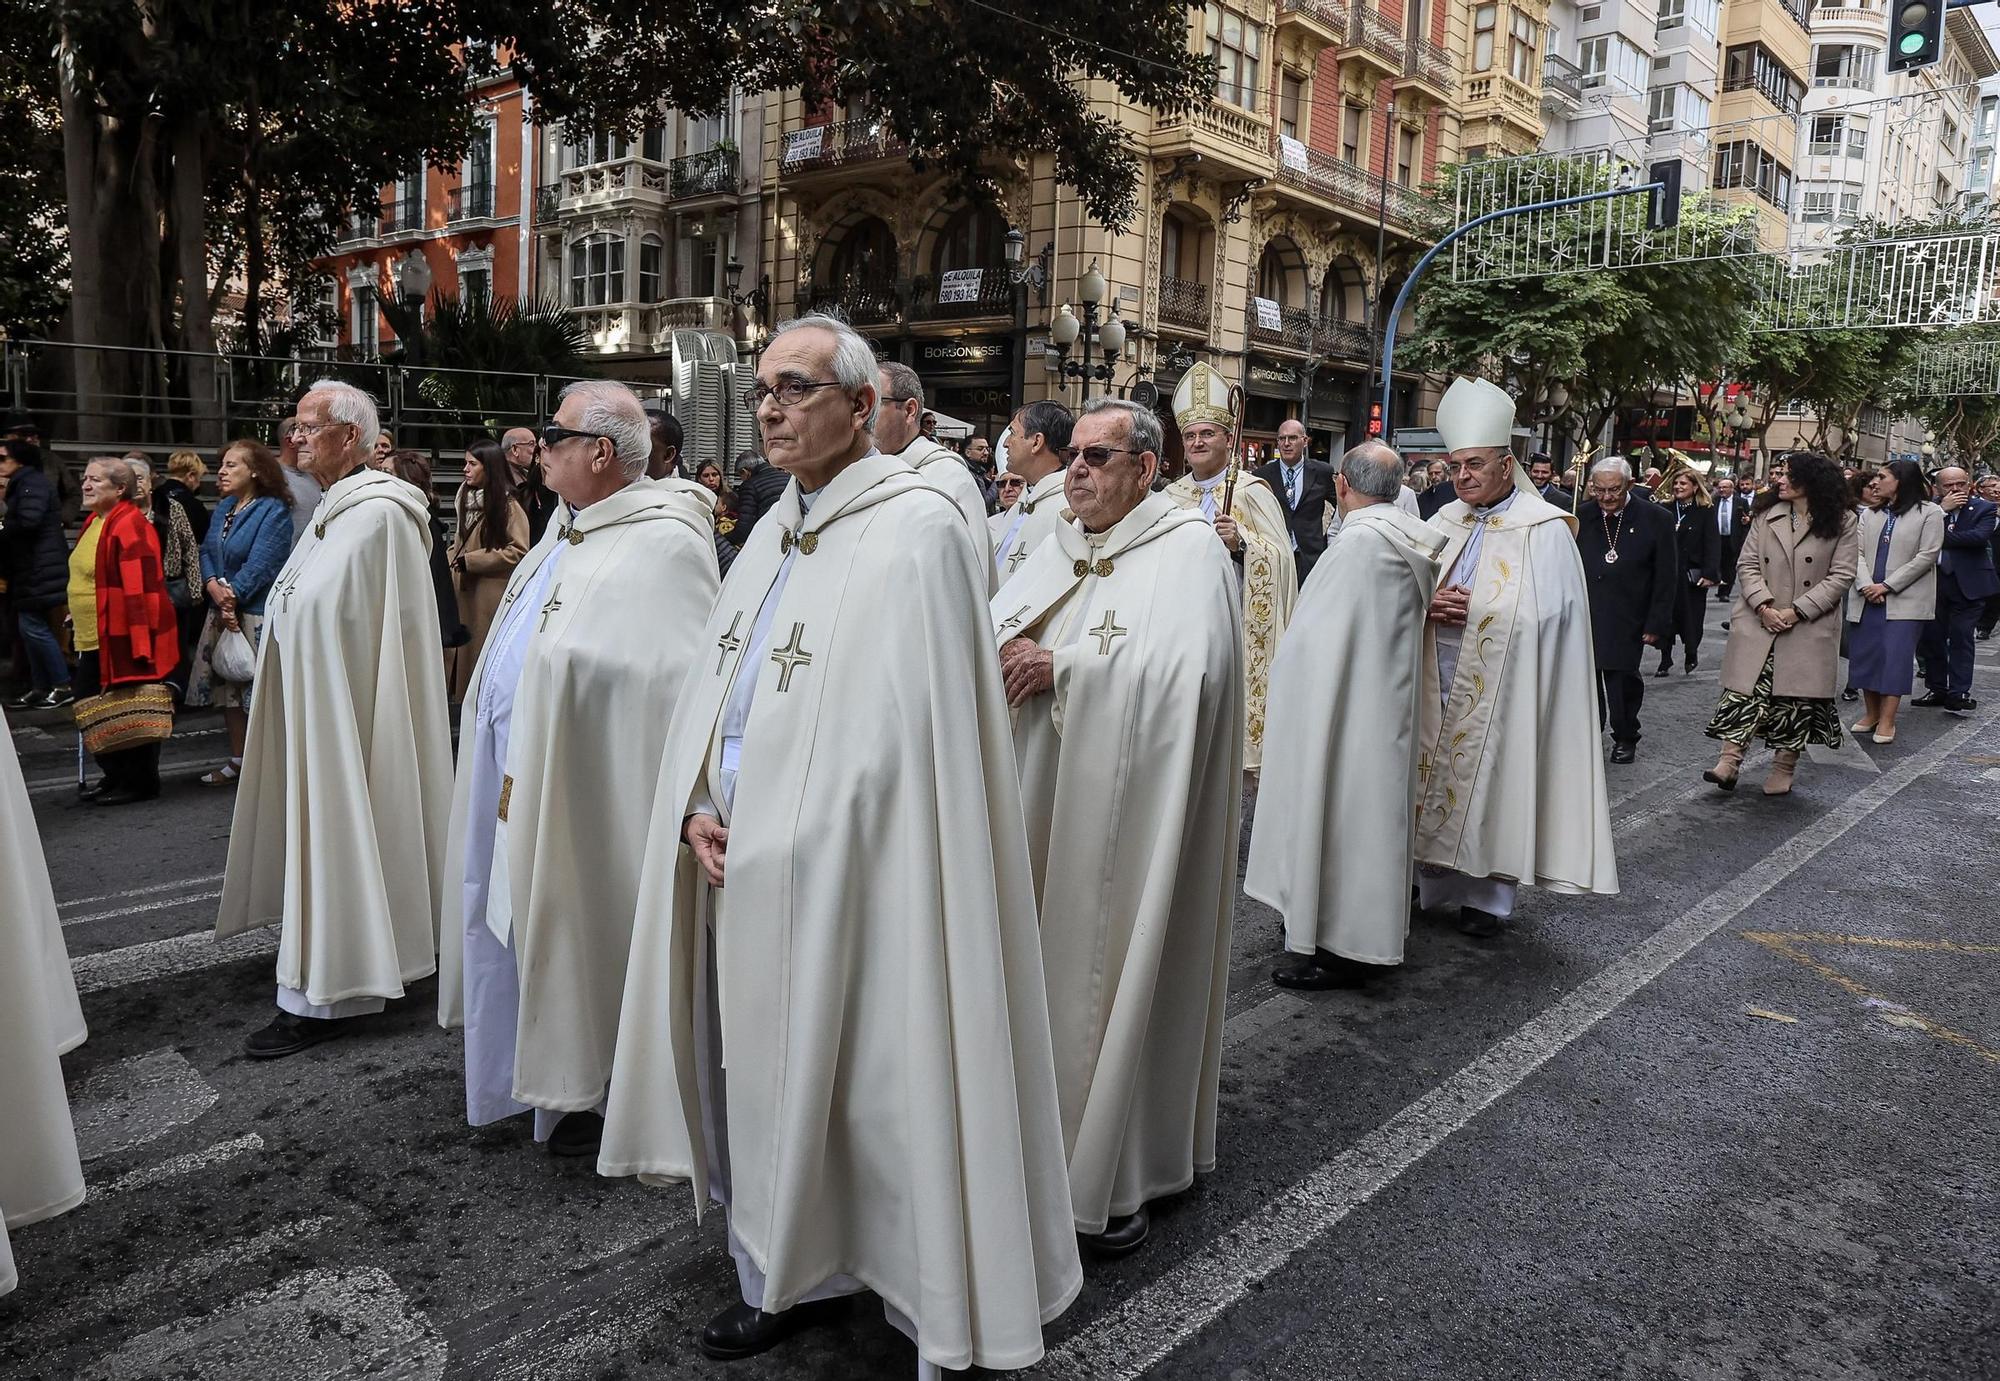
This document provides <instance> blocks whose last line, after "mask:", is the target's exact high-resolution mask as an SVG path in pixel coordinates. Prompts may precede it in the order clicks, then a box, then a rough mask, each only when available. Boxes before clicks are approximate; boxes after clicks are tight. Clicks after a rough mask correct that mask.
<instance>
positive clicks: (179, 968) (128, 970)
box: [69, 926, 278, 993]
mask: <svg viewBox="0 0 2000 1381" xmlns="http://www.w3.org/2000/svg"><path fill="white" fill-rule="evenodd" d="M277 952H278V932H277V931H275V930H272V929H271V928H269V927H268V926H267V927H265V928H264V929H262V930H253V931H250V932H248V933H247V934H243V935H232V936H231V937H230V938H229V939H227V940H220V941H218V940H217V939H215V937H214V935H213V934H212V933H211V932H210V931H207V930H197V931H195V932H194V933H193V934H191V935H175V936H173V937H171V938H170V939H165V940H148V941H146V942H145V943H144V944H140V945H127V946H125V947H124V948H123V949H107V950H105V951H103V952H102V953H100V954H84V955H79V956H78V957H76V958H75V959H72V960H70V961H69V971H70V973H71V974H73V975H75V977H76V990H77V992H78V993H99V992H103V991H105V990H106V989H107V988H123V987H127V986H129V985H130V984H133V983H150V982H152V981H154V980H155V979H160V978H174V977H177V976H179V975H180V974H184V973H195V972H198V971H199V970H202V969H213V968H217V967H219V966H221V965H223V964H233V963H235V962H236V961H237V960H239V959H255V958H257V957H259V956H260V955H267V954H276V953H277Z"/></svg>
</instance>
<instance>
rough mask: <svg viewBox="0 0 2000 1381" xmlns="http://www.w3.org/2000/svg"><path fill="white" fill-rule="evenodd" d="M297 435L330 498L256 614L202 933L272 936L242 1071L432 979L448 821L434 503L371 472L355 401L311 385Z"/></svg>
mask: <svg viewBox="0 0 2000 1381" xmlns="http://www.w3.org/2000/svg"><path fill="white" fill-rule="evenodd" d="M299 430H300V431H301V432H302V433H303V435H304V440H303V441H302V443H301V445H300V447H299V464H300V465H301V467H303V468H304V469H305V471H306V473H307V474H309V475H310V476H311V477H312V478H313V479H314V480H316V481H317V482H318V483H319V484H320V485H321V486H322V487H323V488H324V489H325V491H326V492H325V494H324V496H323V497H322V498H321V499H320V503H319V507H318V508H316V509H315V510H314V511H313V516H312V522H311V524H310V525H309V526H308V528H307V530H306V533H305V536H304V537H303V538H301V539H300V541H299V544H298V546H296V547H294V548H293V549H292V555H291V559H290V560H288V561H287V562H286V563H285V566H284V569H283V570H281V571H280V572H279V574H278V578H277V580H276V582H274V583H273V585H272V586H271V593H270V597H269V599H268V600H267V601H266V604H265V611H264V638H263V643H262V645H261V646H260V648H259V649H258V656H257V697H256V701H255V703H254V704H253V706H252V707H251V710H250V725H249V733H248V739H247V744H246V748H245V752H244V755H243V772H242V776H241V778H240V779H239V784H238V786H237V788H236V815H235V820H234V823H233V824H232V825H231V827H230V831H229V861H228V864H227V866H226V868H225V870H224V873H223V879H222V902H221V907H220V912H219V914H218V916H217V918H216V923H215V933H216V936H217V938H218V939H221V938H226V937H228V936H231V935H236V934H239V933H241V932H243V931H246V930H249V929H252V928H253V927H256V926H260V925H266V924H269V923H271V922H273V921H275V922H278V923H279V924H280V925H281V926H282V931H281V933H280V936H279V940H278V1009H279V1010H278V1016H277V1019H276V1020H275V1021H273V1022H272V1023H271V1024H270V1025H269V1026H267V1027H265V1028H264V1029H263V1030H261V1031H258V1032H256V1033H254V1034H253V1035H252V1036H251V1037H250V1038H249V1040H248V1041H247V1042H246V1043H245V1046H244V1050H245V1053H247V1054H248V1055H250V1056H251V1057H252V1058H253V1059H274V1058H278V1057H280V1056H286V1055H294V1054H297V1053H298V1052H300V1051H302V1050H306V1049H309V1048H311V1047H312V1046H314V1045H317V1044H319V1043H320V1042H322V1041H326V1040H331V1039H333V1038H334V1037H337V1036H340V1035H342V1034H344V1033H346V1032H347V1031H349V1030H350V1029H351V1028H352V1027H353V1025H354V1019H355V1018H356V1017H359V1016H364V1015H367V1014H369V1013H373V1012H379V1011H381V1010H382V1007H383V1003H384V1001H385V1000H386V999H389V998H398V997H401V996H403V992H404V988H405V985H407V984H409V983H413V982H415V981H417V980H418V979H420V978H427V977H429V976H430V975H431V974H432V973H434V972H435V971H436V969H437V936H438V914H439V907H440V905H441V903H442V901H443V896H444V886H445V869H444V846H445V833H446V829H447V827H448V826H449V824H450V818H451V787H452V764H451V724H450V720H449V718H448V717H447V713H446V710H445V692H444V661H443V659H442V658H441V657H439V656H438V647H439V646H440V642H441V640H440V638H439V635H438V613H437V597H436V594H435V591H434V589H433V587H432V584H431V571H430V552H431V530H430V496H429V495H427V494H424V493H422V492H421V491H419V490H418V489H416V488H415V487H414V486H412V485H409V484H405V483H404V482H403V481H402V480H399V479H397V478H396V477H395V476H393V475H388V474H384V473H382V472H381V471H377V470H370V469H368V468H367V465H366V464H365V461H366V458H367V456H368V454H369V451H370V449H371V448H372V447H373V446H374V444H375V438H376V436H377V434H378V433H379V430H380V429H379V427H378V426H377V424H376V413H375V404H374V402H373V401H372V400H371V399H370V398H369V397H368V395H367V394H365V393H363V392H362V391H361V390H360V389H357V388H355V387H353V386H352V385H351V384H342V383H333V382H327V383H319V384H314V385H313V386H312V388H311V389H309V390H308V391H307V392H306V395H305V397H304V398H302V399H300V400H299Z"/></svg>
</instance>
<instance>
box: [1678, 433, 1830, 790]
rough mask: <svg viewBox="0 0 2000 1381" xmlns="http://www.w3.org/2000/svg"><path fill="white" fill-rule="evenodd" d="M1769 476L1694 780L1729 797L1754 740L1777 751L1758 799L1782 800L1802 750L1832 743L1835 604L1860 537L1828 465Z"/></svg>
mask: <svg viewBox="0 0 2000 1381" xmlns="http://www.w3.org/2000/svg"><path fill="white" fill-rule="evenodd" d="M1772 473H1773V476H1774V478H1775V480H1776V483H1775V485H1774V486H1773V487H1772V489H1771V490H1770V491H1768V492H1767V493H1764V494H1760V495H1759V496H1758V498H1757V503H1756V506H1755V507H1754V508H1753V509H1752V510H1751V516H1750V530H1749V533H1748V535H1747V536H1746V537H1745V538H1744V542H1743V553H1742V555H1741V556H1740V557H1738V558H1737V562H1736V579H1737V593H1736V607H1735V609H1734V610H1732V611H1731V613H1730V616H1729V620H1730V621H1729V644H1728V647H1727V648H1726V649H1725V650H1724V651H1723V654H1722V700H1721V702H1720V703H1719V704H1717V705H1716V707H1715V717H1714V718H1713V719H1711V720H1710V721H1709V725H1708V736H1709V737H1710V738H1714V739H1721V740H1722V756H1721V757H1719V758H1718V759H1717V760H1716V763H1715V766H1714V767H1712V768H1710V769H1709V770H1708V771H1706V772H1704V773H1702V776H1703V777H1705V778H1707V779H1708V780H1709V781H1711V782H1713V783H1715V785H1717V786H1719V787H1721V788H1722V789H1723V790H1724V791H1734V790H1735V789H1736V775H1737V773H1738V772H1739V771H1740V770H1741V769H1742V766H1743V754H1744V751H1745V750H1746V749H1747V748H1748V747H1749V746H1750V740H1751V739H1752V738H1753V737H1757V736H1762V738H1763V739H1764V741H1765V742H1766V743H1768V744H1770V745H1771V747H1772V748H1773V749H1774V750H1776V753H1777V758H1776V761H1775V762H1774V763H1773V764H1772V766H1771V774H1770V776H1768V777H1766V778H1765V779H1764V794H1765V795H1766V796H1782V795H1785V794H1786V793H1787V792H1789V791H1790V790H1791V789H1792V777H1793V774H1794V772H1795V771H1796V770H1797V768H1798V762H1799V753H1800V751H1801V750H1803V749H1804V748H1805V747H1806V745H1807V744H1810V743H1823V744H1825V745H1826V746H1827V747H1829V748H1838V747H1839V746H1840V714H1839V707H1838V706H1837V705H1836V703H1835V701H1834V698H1833V697H1834V693H1835V692H1836V691H1837V690H1838V689H1839V671H1840V624H1841V615H1842V602H1843V601H1844V600H1845V598H1846V596H1847V589H1848V587H1849V586H1850V585H1852V584H1853V583H1854V568H1855V563H1856V560H1857V557H1858V555H1859V552H1860V539H1859V535H1858V529H1857V523H1856V519H1855V516H1854V510H1853V509H1851V508H1850V507H1848V502H1847V482H1846V479H1845V478H1844V477H1843V476H1842V474H1841V471H1840V467H1839V466H1838V465H1835V464H1834V463H1833V462H1832V461H1831V460H1828V459H1827V458H1826V457H1825V456H1822V455H1814V454H1812V453H1810V452H1798V453H1795V454H1793V455H1792V456H1790V457H1789V458H1788V460H1787V461H1786V462H1784V464H1783V466H1782V468H1774V470H1773V472H1772Z"/></svg>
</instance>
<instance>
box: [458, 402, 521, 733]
mask: <svg viewBox="0 0 2000 1381" xmlns="http://www.w3.org/2000/svg"><path fill="white" fill-rule="evenodd" d="M527 554H528V511H527V509H525V508H523V507H522V506H521V501H520V500H519V499H518V498H516V497H515V496H514V472H513V470H512V469H511V468H510V467H509V466H508V464H507V460H506V453H505V452H503V451H502V450H501V449H500V443H499V442H497V441H488V440H485V439H481V440H479V441H475V442H473V443H472V444H471V445H470V446H468V447H466V448H465V482H464V483H463V484H461V485H460V486H459V488H458V535H457V536H455V537H454V538H452V543H451V551H450V553H449V555H450V561H451V569H452V577H453V579H454V580H455V581H456V582H457V585H458V617H459V620H460V621H461V622H462V623H464V625H465V627H466V629H467V630H468V631H469V632H470V633H471V634H472V640H471V641H470V642H468V643H466V644H465V645H463V646H462V647H457V648H454V649H452V651H451V653H450V655H449V662H450V666H449V668H448V670H449V672H450V677H449V681H450V684H449V690H450V694H451V703H452V704H454V705H456V704H458V703H459V702H460V701H461V700H463V699H465V690H466V687H467V685H469V684H470V683H471V681H472V669H473V667H475V666H477V665H478V664H479V651H480V649H481V648H483V647H485V646H486V631H487V629H489V628H491V627H492V626H493V616H494V614H496V613H498V612H499V609H500V597H501V596H502V595H504V594H505V593H506V592H507V578H508V577H509V576H511V575H512V574H513V573H514V567H515V566H516V565H518V564H519V563H520V560H521V558H522V557H524V556H526V555H527Z"/></svg>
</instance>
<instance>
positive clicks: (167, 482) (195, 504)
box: [153, 477, 208, 546]
mask: <svg viewBox="0 0 2000 1381" xmlns="http://www.w3.org/2000/svg"><path fill="white" fill-rule="evenodd" d="M170 503H175V504H179V505H180V507H181V512H183V513H185V514H187V520H188V526H189V527H190V528H192V529H194V544H195V545H196V546H200V545H201V544H202V543H203V542H205V541H207V540H208V506H207V505H206V504H204V503H203V502H202V501H201V499H200V497H199V496H198V495H196V493H195V492H194V490H192V489H190V488H188V487H187V486H186V485H185V484H182V483H181V482H180V481H179V480H177V479H173V478H171V477H170V478H167V479H163V480H161V481H160V487H159V488H157V489H155V490H154V491H153V517H154V518H156V519H158V520H160V521H165V519H166V516H167V505H168V504H170Z"/></svg>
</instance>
